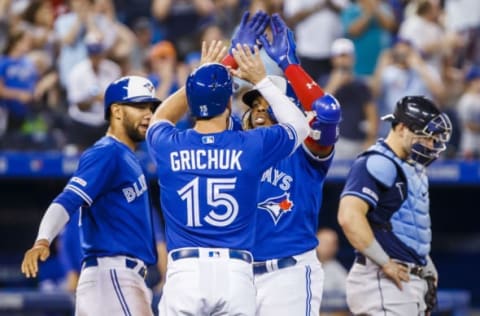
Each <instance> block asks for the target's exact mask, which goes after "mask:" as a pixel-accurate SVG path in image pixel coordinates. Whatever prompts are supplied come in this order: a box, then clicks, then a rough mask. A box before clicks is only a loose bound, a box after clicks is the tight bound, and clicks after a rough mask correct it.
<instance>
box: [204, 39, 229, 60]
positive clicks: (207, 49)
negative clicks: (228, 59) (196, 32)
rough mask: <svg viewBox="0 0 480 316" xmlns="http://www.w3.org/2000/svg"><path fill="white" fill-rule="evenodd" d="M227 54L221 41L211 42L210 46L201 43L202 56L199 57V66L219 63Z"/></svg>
mask: <svg viewBox="0 0 480 316" xmlns="http://www.w3.org/2000/svg"><path fill="white" fill-rule="evenodd" d="M226 53H227V47H226V46H225V45H223V43H222V41H211V42H210V44H207V42H205V41H203V42H202V55H201V57H200V65H203V64H206V63H220V62H221V61H222V58H223V57H225V55H226Z"/></svg>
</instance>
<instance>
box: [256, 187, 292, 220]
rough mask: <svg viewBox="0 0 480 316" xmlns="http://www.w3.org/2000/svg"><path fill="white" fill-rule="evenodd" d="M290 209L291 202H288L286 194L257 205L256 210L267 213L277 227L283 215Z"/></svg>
mask: <svg viewBox="0 0 480 316" xmlns="http://www.w3.org/2000/svg"><path fill="white" fill-rule="evenodd" d="M292 207H293V201H292V200H290V193H287V192H284V193H283V194H282V195H280V196H276V197H272V198H269V199H266V200H265V201H263V202H260V203H258V208H261V209H262V210H265V211H267V212H268V213H269V214H270V216H271V217H272V219H273V221H274V222H275V225H277V223H278V221H279V220H280V218H281V217H282V215H283V214H285V213H286V212H290V211H291V210H292Z"/></svg>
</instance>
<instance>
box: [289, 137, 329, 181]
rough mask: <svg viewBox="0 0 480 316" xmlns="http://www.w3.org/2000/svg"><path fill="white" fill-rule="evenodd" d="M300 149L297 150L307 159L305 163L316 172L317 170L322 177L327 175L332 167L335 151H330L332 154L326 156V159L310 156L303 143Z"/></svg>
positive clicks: (310, 153)
mask: <svg viewBox="0 0 480 316" xmlns="http://www.w3.org/2000/svg"><path fill="white" fill-rule="evenodd" d="M301 147H302V148H301V149H297V150H302V151H303V153H304V155H305V156H306V157H307V161H308V162H309V163H310V164H311V165H312V166H313V167H314V168H315V169H317V170H319V171H320V172H321V173H323V174H324V175H326V174H327V172H328V169H330V166H331V165H332V161H333V157H334V156H335V149H334V150H332V152H331V153H330V154H329V155H328V156H326V157H318V156H315V155H314V154H312V152H311V151H310V150H309V149H308V148H307V146H306V145H305V143H303V144H302V145H301Z"/></svg>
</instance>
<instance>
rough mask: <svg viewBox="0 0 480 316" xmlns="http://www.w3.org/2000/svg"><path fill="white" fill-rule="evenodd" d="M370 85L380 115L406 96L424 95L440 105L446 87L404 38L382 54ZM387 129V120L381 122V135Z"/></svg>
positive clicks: (391, 111) (388, 111)
mask: <svg viewBox="0 0 480 316" xmlns="http://www.w3.org/2000/svg"><path fill="white" fill-rule="evenodd" d="M371 84H372V85H371V87H372V91H373V92H374V95H375V96H377V97H378V99H377V103H378V107H379V110H378V112H379V113H378V114H379V116H380V117H382V116H384V115H387V114H389V113H393V110H394V107H395V104H396V103H397V101H398V100H400V99H401V98H402V97H403V96H405V95H424V96H426V97H427V98H430V99H434V100H436V101H437V102H439V103H440V104H443V101H444V94H445V87H444V85H443V82H442V79H441V77H440V75H439V73H438V70H436V69H435V68H433V67H432V66H431V65H429V64H427V63H425V61H424V60H423V59H422V57H421V56H420V54H419V53H418V52H417V51H416V50H415V48H413V47H412V45H411V43H410V42H409V41H405V40H403V39H398V40H397V42H396V43H395V45H394V46H393V47H392V49H391V50H388V51H385V52H384V53H383V54H382V56H381V57H380V60H379V63H378V65H377V68H376V70H375V76H374V77H373V80H372V82H371ZM389 130H390V124H389V123H388V122H385V121H382V122H380V127H379V136H380V137H384V136H386V135H387V133H388V131H389Z"/></svg>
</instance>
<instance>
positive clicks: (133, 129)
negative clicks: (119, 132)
mask: <svg viewBox="0 0 480 316" xmlns="http://www.w3.org/2000/svg"><path fill="white" fill-rule="evenodd" d="M123 127H124V128H125V132H126V133H127V136H128V137H129V138H130V139H131V140H133V141H134V142H135V143H139V142H143V141H144V140H145V133H141V132H140V131H139V125H136V124H134V123H132V122H130V121H128V120H127V121H124V123H123Z"/></svg>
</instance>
